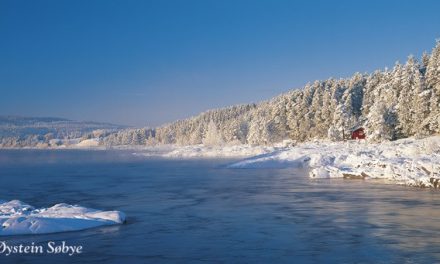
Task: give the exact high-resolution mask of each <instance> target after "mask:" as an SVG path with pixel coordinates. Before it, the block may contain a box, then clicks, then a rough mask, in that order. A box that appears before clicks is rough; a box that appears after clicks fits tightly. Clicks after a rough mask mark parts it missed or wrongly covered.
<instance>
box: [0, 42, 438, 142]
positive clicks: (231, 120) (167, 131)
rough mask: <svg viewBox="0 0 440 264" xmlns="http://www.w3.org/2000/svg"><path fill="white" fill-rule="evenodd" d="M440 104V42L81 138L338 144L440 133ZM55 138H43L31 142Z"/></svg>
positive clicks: (137, 140) (5, 138) (6, 137)
mask: <svg viewBox="0 0 440 264" xmlns="http://www.w3.org/2000/svg"><path fill="white" fill-rule="evenodd" d="M439 104H440V41H438V42H437V44H436V46H435V48H434V49H433V50H432V52H431V53H430V54H429V53H424V54H423V56H422V58H420V59H419V60H418V59H416V58H415V57H413V56H410V57H409V58H408V60H407V61H406V62H405V63H404V64H401V63H398V62H397V63H396V64H395V65H394V67H393V68H392V69H385V70H378V71H375V72H373V73H371V74H361V73H356V74H354V75H353V76H352V77H350V78H346V79H334V78H330V79H327V80H324V81H315V82H313V83H309V84H307V85H305V87H303V88H302V89H294V90H291V91H289V92H287V93H285V94H282V95H279V96H277V97H275V98H273V99H270V100H268V101H264V102H261V103H258V104H248V105H238V106H232V107H227V108H224V109H217V110H210V111H207V112H204V113H202V114H200V115H198V116H195V117H191V118H188V119H185V120H179V121H176V122H173V123H171V124H166V125H163V126H161V127H157V128H138V129H117V130H115V131H110V132H108V130H106V131H107V132H105V133H104V132H103V133H98V134H99V135H94V134H93V133H92V132H90V131H86V132H87V133H83V134H82V135H81V137H83V138H91V137H94V136H96V137H97V138H99V142H100V143H99V144H101V145H104V146H119V145H158V144H177V145H194V144H204V145H208V146H211V145H236V144H252V145H270V144H273V143H277V142H280V141H283V140H285V139H291V140H294V141H298V142H303V141H308V140H312V139H326V138H328V139H331V140H333V141H339V140H343V139H346V138H349V137H350V134H351V131H352V130H353V129H355V128H358V127H363V128H364V129H365V132H366V135H367V139H368V140H369V141H372V142H380V141H384V140H395V139H399V138H406V137H409V136H419V137H424V136H427V135H432V134H436V133H440V107H439ZM98 131H99V130H98ZM101 132H102V131H101ZM60 136H63V135H60ZM70 136H71V135H67V137H70ZM2 137H3V138H2V139H1V140H0V142H1V145H2V146H13V145H14V144H15V145H18V146H23V145H28V144H27V143H23V142H22V141H23V140H29V139H28V138H24V139H21V138H17V137H13V138H12V141H11V137H8V136H7V135H6V136H5V134H2ZM64 137H66V135H64ZM49 138H50V139H53V138H54V137H53V135H52V136H50V135H49ZM50 139H47V137H44V136H41V135H40V136H39V137H37V138H32V140H33V141H32V144H33V145H35V144H36V143H35V142H40V141H43V142H44V141H45V140H50ZM40 143H41V142H40Z"/></svg>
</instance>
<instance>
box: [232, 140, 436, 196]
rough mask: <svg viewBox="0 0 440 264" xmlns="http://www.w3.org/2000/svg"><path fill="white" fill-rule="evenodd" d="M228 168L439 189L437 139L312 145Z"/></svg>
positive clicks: (303, 145) (252, 159)
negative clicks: (305, 171)
mask: <svg viewBox="0 0 440 264" xmlns="http://www.w3.org/2000/svg"><path fill="white" fill-rule="evenodd" d="M230 167H231V168H288V167H305V168H309V169H310V172H309V177H311V178H360V179H385V180H389V181H392V182H394V183H397V184H404V185H409V186H421V187H436V188H437V187H440V182H439V179H440V136H433V137H428V138H425V139H414V138H409V139H402V140H397V141H392V142H383V143H379V144H371V143H367V142H366V141H346V142H343V143H341V142H311V143H303V144H300V145H298V146H295V147H289V148H285V149H281V150H276V151H273V152H270V153H266V154H263V155H259V156H255V157H251V158H248V159H245V160H242V161H240V162H237V163H234V164H231V165H230Z"/></svg>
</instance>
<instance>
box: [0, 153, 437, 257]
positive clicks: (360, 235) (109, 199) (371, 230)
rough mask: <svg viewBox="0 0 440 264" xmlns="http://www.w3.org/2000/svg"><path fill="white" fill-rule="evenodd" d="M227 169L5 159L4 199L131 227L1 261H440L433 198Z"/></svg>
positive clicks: (0, 163) (94, 159)
mask: <svg viewBox="0 0 440 264" xmlns="http://www.w3.org/2000/svg"><path fill="white" fill-rule="evenodd" d="M231 162H233V160H225V159H204V160H194V159H192V160H172V159H158V158H145V157H140V156H135V155H132V154H131V153H130V152H129V151H80V150H63V151H35V150H3V151H0V180H1V184H0V199H1V200H12V199H18V200H21V201H23V202H26V203H29V204H31V205H33V206H35V207H48V206H52V205H54V204H56V203H61V202H64V203H69V204H79V205H81V206H86V207H91V208H97V209H105V210H120V211H123V212H125V213H126V215H127V223H126V224H124V225H119V226H111V227H101V228H95V229H90V230H85V231H78V232H69V233H59V234H47V235H31V236H16V237H0V241H5V242H6V243H8V244H15V245H18V244H20V243H21V244H29V243H31V242H34V243H35V244H37V245H45V244H47V243H48V242H49V241H54V242H57V243H61V241H66V243H67V244H69V245H82V246H83V248H84V249H83V253H82V254H79V255H74V256H71V257H69V256H66V255H53V254H39V255H32V254H29V255H17V254H15V255H12V256H5V255H4V254H2V255H0V263H176V262H177V263H199V262H203V263H268V262H273V263H435V262H437V263H438V262H440V221H439V219H440V210H439V209H440V192H439V191H436V190H428V189H419V188H410V187H403V186H396V185H391V184H385V183H380V182H374V181H362V180H342V179H340V180H339V179H338V180H312V179H309V178H308V177H307V176H306V175H307V172H306V171H303V170H293V169H229V168H227V164H229V163H231Z"/></svg>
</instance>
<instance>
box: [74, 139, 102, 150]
mask: <svg viewBox="0 0 440 264" xmlns="http://www.w3.org/2000/svg"><path fill="white" fill-rule="evenodd" d="M98 146H99V138H90V139H85V140H83V141H80V142H79V143H77V144H76V145H74V147H78V148H93V147H98Z"/></svg>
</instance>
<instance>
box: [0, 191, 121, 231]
mask: <svg viewBox="0 0 440 264" xmlns="http://www.w3.org/2000/svg"><path fill="white" fill-rule="evenodd" d="M124 222H125V214H124V213H122V212H120V211H100V210H96V209H91V208H86V207H81V206H78V205H68V204H63V203H61V204H56V205H54V206H52V207H49V208H41V209H36V208H34V207H32V206H31V205H28V204H26V203H23V202H21V201H18V200H12V201H9V202H5V201H0V225H1V227H2V228H0V236H9V235H29V234H49V233H58V232H68V231H79V230H84V229H88V228H94V227H99V226H106V225H116V224H122V223H124Z"/></svg>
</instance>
